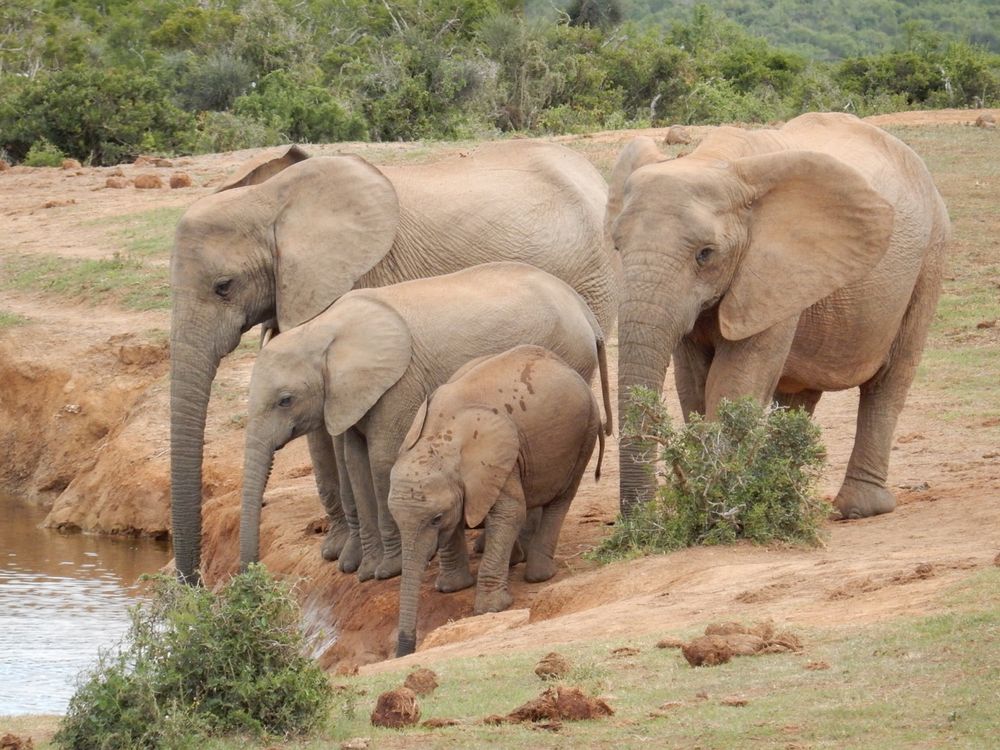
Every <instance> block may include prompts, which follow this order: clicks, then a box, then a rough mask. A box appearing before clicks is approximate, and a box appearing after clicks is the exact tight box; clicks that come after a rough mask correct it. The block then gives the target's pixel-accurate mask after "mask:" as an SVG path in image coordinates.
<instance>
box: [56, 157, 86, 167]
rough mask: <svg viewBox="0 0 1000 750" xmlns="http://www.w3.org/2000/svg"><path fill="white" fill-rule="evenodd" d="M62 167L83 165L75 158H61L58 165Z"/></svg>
mask: <svg viewBox="0 0 1000 750" xmlns="http://www.w3.org/2000/svg"><path fill="white" fill-rule="evenodd" d="M60 166H61V167H62V168H63V169H79V168H80V167H82V166H83V165H82V164H80V162H79V161H77V160H76V159H63V160H62V164H61V165H60Z"/></svg>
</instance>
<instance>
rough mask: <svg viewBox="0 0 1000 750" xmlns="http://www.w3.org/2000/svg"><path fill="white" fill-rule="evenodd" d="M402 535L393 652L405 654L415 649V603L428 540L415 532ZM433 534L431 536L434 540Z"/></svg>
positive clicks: (418, 602)
mask: <svg viewBox="0 0 1000 750" xmlns="http://www.w3.org/2000/svg"><path fill="white" fill-rule="evenodd" d="M400 531H401V533H402V536H403V577H402V580H401V581H400V584H399V635H398V637H397V641H396V656H397V657H399V656H407V655H409V654H412V653H413V652H414V651H416V650H417V606H418V605H419V604H420V581H421V580H422V579H423V577H424V570H425V569H426V568H427V559H428V558H429V557H430V555H431V543H429V542H428V543H426V544H425V543H423V540H422V539H421V538H420V536H419V535H418V534H407V533H406V532H405V531H404V530H402V529H401V530H400ZM436 542H437V537H436V536H435V537H434V543H435V544H436Z"/></svg>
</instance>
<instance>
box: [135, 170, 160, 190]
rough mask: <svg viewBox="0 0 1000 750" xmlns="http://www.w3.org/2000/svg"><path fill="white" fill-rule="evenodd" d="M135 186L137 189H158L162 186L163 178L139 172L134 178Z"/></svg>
mask: <svg viewBox="0 0 1000 750" xmlns="http://www.w3.org/2000/svg"><path fill="white" fill-rule="evenodd" d="M135 186H136V188H137V189H139V190H158V189H159V188H162V187H163V180H161V179H160V178H159V176H158V175H155V174H141V175H139V176H138V177H136V178H135Z"/></svg>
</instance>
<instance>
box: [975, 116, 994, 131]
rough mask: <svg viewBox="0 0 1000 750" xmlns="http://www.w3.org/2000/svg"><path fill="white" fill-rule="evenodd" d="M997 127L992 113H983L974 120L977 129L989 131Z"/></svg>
mask: <svg viewBox="0 0 1000 750" xmlns="http://www.w3.org/2000/svg"><path fill="white" fill-rule="evenodd" d="M996 126H997V118H995V117H994V116H993V113H992V112H983V113H982V114H981V115H979V117H977V118H976V127H977V128H986V129H991V128H995V127H996Z"/></svg>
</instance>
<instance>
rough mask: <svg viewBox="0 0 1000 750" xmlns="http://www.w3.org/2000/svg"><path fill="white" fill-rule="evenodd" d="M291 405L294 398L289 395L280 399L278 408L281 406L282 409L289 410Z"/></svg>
mask: <svg viewBox="0 0 1000 750" xmlns="http://www.w3.org/2000/svg"><path fill="white" fill-rule="evenodd" d="M291 405H292V397H291V396H289V395H287V394H285V395H284V396H282V397H281V398H280V399H278V406H280V407H282V408H286V409H287V408H288V407H289V406H291Z"/></svg>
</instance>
